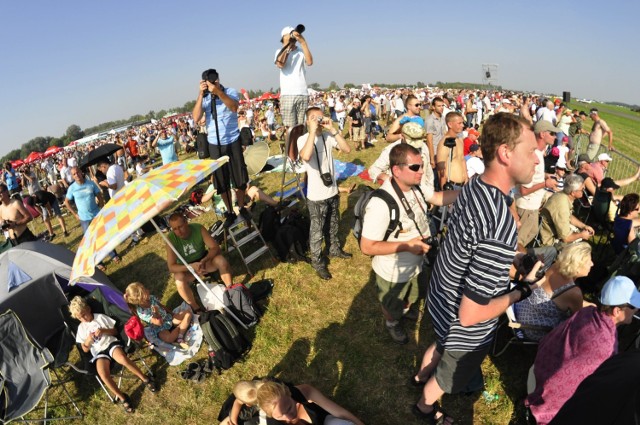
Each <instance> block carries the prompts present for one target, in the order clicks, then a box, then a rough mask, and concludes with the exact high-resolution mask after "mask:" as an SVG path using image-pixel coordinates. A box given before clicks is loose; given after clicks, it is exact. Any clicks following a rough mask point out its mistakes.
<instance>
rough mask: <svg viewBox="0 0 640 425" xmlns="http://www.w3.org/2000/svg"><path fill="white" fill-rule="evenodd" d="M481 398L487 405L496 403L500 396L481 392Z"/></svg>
mask: <svg viewBox="0 0 640 425" xmlns="http://www.w3.org/2000/svg"><path fill="white" fill-rule="evenodd" d="M482 398H483V399H484V401H485V402H486V403H487V404H489V403H492V402H494V401H498V399H500V396H499V395H498V394H492V393H490V392H488V391H486V390H485V391H483V392H482Z"/></svg>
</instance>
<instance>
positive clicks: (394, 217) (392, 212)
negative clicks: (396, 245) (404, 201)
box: [351, 189, 402, 245]
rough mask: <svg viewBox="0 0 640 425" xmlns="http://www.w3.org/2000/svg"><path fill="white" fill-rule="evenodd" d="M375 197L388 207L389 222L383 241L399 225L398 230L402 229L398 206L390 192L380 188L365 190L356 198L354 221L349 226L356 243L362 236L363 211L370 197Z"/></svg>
mask: <svg viewBox="0 0 640 425" xmlns="http://www.w3.org/2000/svg"><path fill="white" fill-rule="evenodd" d="M374 196H375V197H377V198H380V199H382V200H383V201H384V202H385V203H386V204H387V206H388V207H389V217H390V220H389V224H388V225H387V231H386V232H385V233H384V239H382V240H383V241H386V240H387V239H389V236H391V233H393V231H394V230H395V229H396V228H397V227H400V229H399V230H402V224H401V223H400V209H399V207H398V203H397V202H396V200H395V199H394V198H393V196H391V194H390V193H389V192H387V191H385V190H382V189H375V190H371V189H369V190H367V191H366V192H364V193H363V194H362V195H360V197H359V198H358V201H357V202H356V205H355V207H353V215H354V218H355V221H354V222H353V226H351V232H352V233H353V236H355V238H356V239H357V240H358V245H360V239H361V238H362V228H363V226H364V212H365V210H366V208H367V205H368V204H369V201H370V200H371V198H372V197H374Z"/></svg>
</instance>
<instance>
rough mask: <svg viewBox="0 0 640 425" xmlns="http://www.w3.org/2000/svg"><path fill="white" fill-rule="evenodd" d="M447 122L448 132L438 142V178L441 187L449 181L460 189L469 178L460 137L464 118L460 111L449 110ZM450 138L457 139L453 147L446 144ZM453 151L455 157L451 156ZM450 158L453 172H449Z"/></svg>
mask: <svg viewBox="0 0 640 425" xmlns="http://www.w3.org/2000/svg"><path fill="white" fill-rule="evenodd" d="M445 122H446V123H447V132H446V133H445V135H444V138H443V139H442V142H441V143H439V144H438V152H437V154H436V168H437V169H438V179H439V180H440V187H443V188H444V185H445V183H447V182H449V183H451V184H453V185H454V187H455V188H456V189H459V188H460V187H462V186H463V185H464V184H465V183H467V180H469V178H468V176H467V164H466V162H465V160H464V141H463V140H462V139H461V138H460V137H458V135H459V134H460V133H462V129H463V128H464V118H462V114H461V113H459V112H455V111H454V112H449V113H448V114H447V116H446V118H445ZM449 138H453V139H455V141H456V145H455V146H454V147H452V148H448V147H447V146H445V143H446V140H447V139H449ZM452 152H453V157H451V156H450V155H451V153H452ZM449 158H451V172H449ZM449 189H450V188H449Z"/></svg>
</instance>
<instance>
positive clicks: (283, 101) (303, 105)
mask: <svg viewBox="0 0 640 425" xmlns="http://www.w3.org/2000/svg"><path fill="white" fill-rule="evenodd" d="M308 107H309V96H305V95H285V96H280V112H281V113H282V124H284V125H285V126H286V127H289V128H291V127H294V126H296V125H298V124H304V123H305V121H306V119H305V114H306V113H307V108H308Z"/></svg>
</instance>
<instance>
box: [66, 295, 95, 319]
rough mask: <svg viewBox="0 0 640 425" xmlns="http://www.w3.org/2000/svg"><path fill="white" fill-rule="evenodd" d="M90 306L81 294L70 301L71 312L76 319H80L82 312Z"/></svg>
mask: <svg viewBox="0 0 640 425" xmlns="http://www.w3.org/2000/svg"><path fill="white" fill-rule="evenodd" d="M87 308H89V309H90V308H91V307H89V304H87V302H86V301H85V299H84V298H82V297H81V296H80V295H76V296H75V297H73V299H72V300H71V302H70V303H69V313H71V317H73V318H74V319H80V313H81V312H82V311H83V310H84V309H87Z"/></svg>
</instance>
